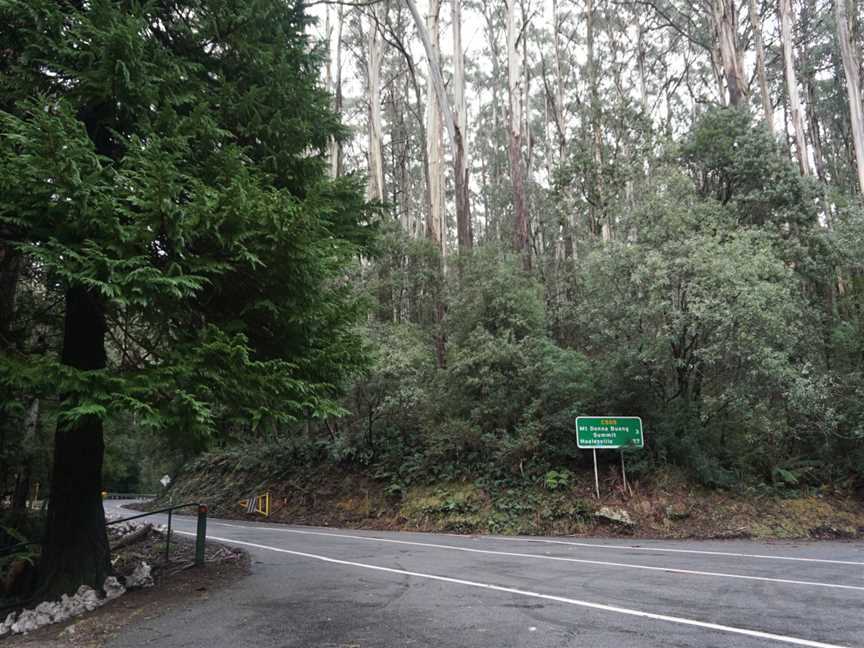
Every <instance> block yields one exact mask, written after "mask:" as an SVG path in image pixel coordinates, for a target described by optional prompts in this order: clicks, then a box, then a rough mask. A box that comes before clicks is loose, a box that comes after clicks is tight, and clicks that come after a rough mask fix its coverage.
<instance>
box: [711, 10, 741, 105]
mask: <svg viewBox="0 0 864 648" xmlns="http://www.w3.org/2000/svg"><path fill="white" fill-rule="evenodd" d="M712 6H713V13H714V30H715V35H716V39H717V48H718V50H719V53H720V61H721V63H722V66H723V76H724V78H725V79H726V89H727V91H728V92H729V105H730V106H740V105H741V104H742V103H744V102H745V101H746V100H747V80H746V79H745V78H744V71H743V66H742V64H741V55H740V53H739V52H738V17H737V15H736V12H735V2H734V0H714V2H713V5H712Z"/></svg>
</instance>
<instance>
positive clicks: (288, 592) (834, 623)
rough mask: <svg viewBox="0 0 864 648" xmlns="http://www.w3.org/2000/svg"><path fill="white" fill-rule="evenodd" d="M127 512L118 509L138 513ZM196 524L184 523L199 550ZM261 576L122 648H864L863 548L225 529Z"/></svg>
mask: <svg viewBox="0 0 864 648" xmlns="http://www.w3.org/2000/svg"><path fill="white" fill-rule="evenodd" d="M120 504H121V503H116V502H106V510H107V511H108V512H109V513H114V514H128V513H130V512H129V511H124V510H122V509H119V508H118V507H119V506H120ZM194 527H195V520H194V518H191V517H174V529H175V530H176V531H177V532H180V533H184V534H187V535H190V536H194V530H195V528H194ZM208 539H209V540H210V541H217V542H224V543H228V544H231V545H234V546H239V547H243V548H245V549H246V550H248V551H249V553H250V554H251V556H252V561H253V565H252V567H253V569H252V575H251V576H249V577H248V578H245V579H243V580H241V581H240V582H238V583H237V584H236V585H234V586H232V587H230V588H227V589H225V590H223V591H220V592H217V593H214V594H213V595H212V596H211V598H209V599H208V600H207V601H205V602H203V603H200V602H199V603H196V604H195V605H194V606H193V605H190V606H189V607H186V608H180V609H177V610H173V611H171V612H168V613H167V614H165V615H163V616H161V617H159V618H156V619H148V620H143V621H140V622H137V623H134V624H132V625H130V626H128V627H127V628H126V629H125V630H123V631H122V632H121V634H120V635H119V636H117V637H116V638H115V639H114V640H112V641H111V642H109V644H108V647H109V648H137V647H138V646H171V647H172V648H241V647H244V646H254V647H255V648H301V647H302V648H307V647H316V648H390V647H397V646H404V647H422V646H430V647H435V648H450V647H452V648H480V647H483V648H493V647H494V648H553V647H561V648H564V647H568V648H569V647H577V646H578V647H586V648H607V647H608V648H631V647H632V648H647V647H655V646H656V647H658V648H660V647H663V648H670V647H673V646H688V647H696V648H711V647H717V648H721V647H723V648H732V647H735V648H751V647H755V646H796V645H797V646H810V647H814V648H820V647H822V648H826V647H829V648H834V647H837V646H862V647H864V543H860V542H858V543H848V542H819V543H794V542H773V543H764V542H751V541H722V542H720V541H713V542H696V541H649V540H621V539H615V540H603V539H596V538H591V539H577V538H533V537H532V538H516V537H500V536H455V535H445V534H430V533H392V532H379V531H355V530H339V529H330V528H317V527H298V526H286V525H276V524H266V523H247V522H236V521H229V520H216V519H211V520H209V522H208Z"/></svg>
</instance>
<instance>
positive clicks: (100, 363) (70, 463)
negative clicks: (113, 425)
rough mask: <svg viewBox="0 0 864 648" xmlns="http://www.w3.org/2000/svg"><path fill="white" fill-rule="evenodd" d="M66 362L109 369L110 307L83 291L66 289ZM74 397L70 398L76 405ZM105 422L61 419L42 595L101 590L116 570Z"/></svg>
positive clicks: (92, 418) (42, 568)
mask: <svg viewBox="0 0 864 648" xmlns="http://www.w3.org/2000/svg"><path fill="white" fill-rule="evenodd" d="M61 360H62V362H63V364H65V365H67V366H70V367H74V368H75V369H79V370H82V371H91V370H98V369H104V368H105V365H106V355H105V307H104V304H103V302H102V300H101V298H100V297H98V296H97V295H95V294H93V293H91V292H89V291H88V290H86V289H84V288H81V287H71V288H68V289H67V291H66V317H65V322H64V332H63V353H62V357H61ZM75 398H76V396H75V395H71V394H70V395H67V396H66V397H65V399H66V400H67V402H68V401H73V402H74V400H73V399H75ZM104 449H105V448H104V443H103V438H102V420H101V418H99V417H98V416H93V415H88V416H83V417H81V418H79V419H77V420H75V421H69V420H63V419H61V420H60V421H59V422H58V424H57V431H56V434H55V439H54V467H53V470H52V474H51V496H50V500H49V504H48V518H47V520H46V525H45V538H44V542H43V547H42V560H41V563H40V581H41V583H42V590H43V593H45V594H47V595H55V596H56V595H59V594H63V593H72V592H74V591H75V590H76V589H77V588H78V587H79V586H80V585H82V584H85V585H90V586H91V587H94V588H96V589H99V588H101V587H102V584H103V583H104V581H105V578H106V577H107V576H108V575H109V574H110V572H111V563H110V552H109V549H108V537H107V535H106V533H105V512H104V510H103V508H102V458H103V454H104Z"/></svg>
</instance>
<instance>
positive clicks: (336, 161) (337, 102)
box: [327, 4, 345, 178]
mask: <svg viewBox="0 0 864 648" xmlns="http://www.w3.org/2000/svg"><path fill="white" fill-rule="evenodd" d="M344 16H345V8H344V7H343V6H342V5H341V4H340V5H339V8H338V9H337V10H336V48H335V55H334V56H333V58H334V59H335V60H334V61H333V62H332V63H335V66H336V74H335V76H334V77H332V78H330V70H331V64H332V63H331V62H328V63H327V76H328V81H329V82H330V83H331V84H332V89H333V97H334V100H333V109H334V110H335V111H336V114H337V115H341V114H342V28H343V24H344ZM327 19H328V21H329V19H330V14H329V11H328V14H327ZM327 33H328V44H330V40H329V36H330V30H329V28H328V30H327ZM330 175H331V176H332V177H334V178H338V177H339V176H341V175H342V144H341V143H340V142H338V141H337V140H336V138H332V137H331V138H330Z"/></svg>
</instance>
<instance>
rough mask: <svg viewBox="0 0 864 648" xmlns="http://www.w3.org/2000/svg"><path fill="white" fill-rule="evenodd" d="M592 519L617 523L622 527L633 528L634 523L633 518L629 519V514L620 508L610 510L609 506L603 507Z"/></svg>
mask: <svg viewBox="0 0 864 648" xmlns="http://www.w3.org/2000/svg"><path fill="white" fill-rule="evenodd" d="M594 517H596V518H600V519H602V520H607V521H609V522H617V523H618V524H623V525H624V526H635V525H636V523H635V522H634V521H633V518H631V517H630V514H629V513H628V512H627V511H625V510H624V509H620V508H612V507H611V506H603V507H601V508H600V510H599V511H597V512H596V513H595V514H594Z"/></svg>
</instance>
